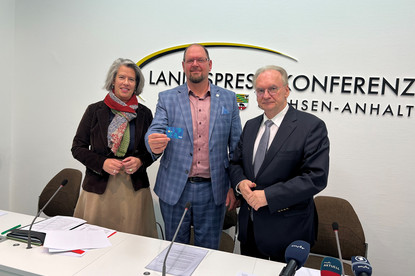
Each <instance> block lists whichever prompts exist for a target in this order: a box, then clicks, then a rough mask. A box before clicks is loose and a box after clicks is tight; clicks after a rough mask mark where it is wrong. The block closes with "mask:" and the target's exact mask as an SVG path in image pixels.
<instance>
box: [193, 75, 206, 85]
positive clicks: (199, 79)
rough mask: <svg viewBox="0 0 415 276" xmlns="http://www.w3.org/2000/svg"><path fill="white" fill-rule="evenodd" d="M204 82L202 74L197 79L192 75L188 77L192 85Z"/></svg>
mask: <svg viewBox="0 0 415 276" xmlns="http://www.w3.org/2000/svg"><path fill="white" fill-rule="evenodd" d="M204 80H205V77H204V76H203V74H201V75H199V76H197V77H193V75H192V74H190V75H189V81H190V82H192V83H201V82H202V81H204Z"/></svg>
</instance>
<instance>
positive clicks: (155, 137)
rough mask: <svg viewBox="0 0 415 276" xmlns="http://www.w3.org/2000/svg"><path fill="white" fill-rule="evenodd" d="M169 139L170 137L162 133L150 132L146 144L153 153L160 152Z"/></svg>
mask: <svg viewBox="0 0 415 276" xmlns="http://www.w3.org/2000/svg"><path fill="white" fill-rule="evenodd" d="M169 141H170V138H169V137H167V136H166V134H162V133H152V134H150V135H149V136H148V145H149V146H150V149H151V151H152V152H153V153H154V154H160V153H162V152H163V151H164V149H165V148H166V147H167V144H168V143H169Z"/></svg>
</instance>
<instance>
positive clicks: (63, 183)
mask: <svg viewBox="0 0 415 276" xmlns="http://www.w3.org/2000/svg"><path fill="white" fill-rule="evenodd" d="M67 183H68V179H64V180H63V181H62V183H61V185H60V186H59V188H58V189H57V190H56V192H55V193H54V194H53V195H52V196H51V197H50V199H49V200H48V202H46V204H45V205H44V206H43V208H42V209H40V211H39V212H38V213H37V215H36V216H35V218H34V219H33V221H32V223H31V224H30V227H29V231H28V232H27V247H26V249H30V248H32V236H31V232H32V226H33V224H34V223H35V220H36V219H37V218H38V217H39V216H40V214H41V213H42V212H43V210H44V209H45V208H46V206H48V204H49V202H51V201H52V199H53V198H54V197H55V196H56V194H57V193H58V192H59V191H60V190H61V189H62V188H63V186H65V185H66V184H67Z"/></svg>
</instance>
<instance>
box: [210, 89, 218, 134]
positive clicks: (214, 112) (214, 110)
mask: <svg viewBox="0 0 415 276" xmlns="http://www.w3.org/2000/svg"><path fill="white" fill-rule="evenodd" d="M210 88H211V89H210V119H209V140H210V139H211V138H212V132H213V126H214V125H215V122H216V119H217V118H218V116H220V114H221V110H220V108H221V105H220V97H221V93H220V91H219V89H218V88H217V87H216V86H214V85H213V84H211V85H210Z"/></svg>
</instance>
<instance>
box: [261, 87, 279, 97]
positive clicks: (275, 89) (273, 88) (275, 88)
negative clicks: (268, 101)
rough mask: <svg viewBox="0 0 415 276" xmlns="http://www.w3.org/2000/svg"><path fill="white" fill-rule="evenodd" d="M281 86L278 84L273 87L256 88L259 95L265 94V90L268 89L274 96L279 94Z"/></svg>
mask: <svg viewBox="0 0 415 276" xmlns="http://www.w3.org/2000/svg"><path fill="white" fill-rule="evenodd" d="M280 88H281V87H276V86H271V87H268V88H265V89H264V88H258V89H255V93H256V94H257V95H258V96H261V97H262V96H264V94H265V91H268V94H270V95H271V96H274V95H275V94H277V92H278V90H280Z"/></svg>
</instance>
